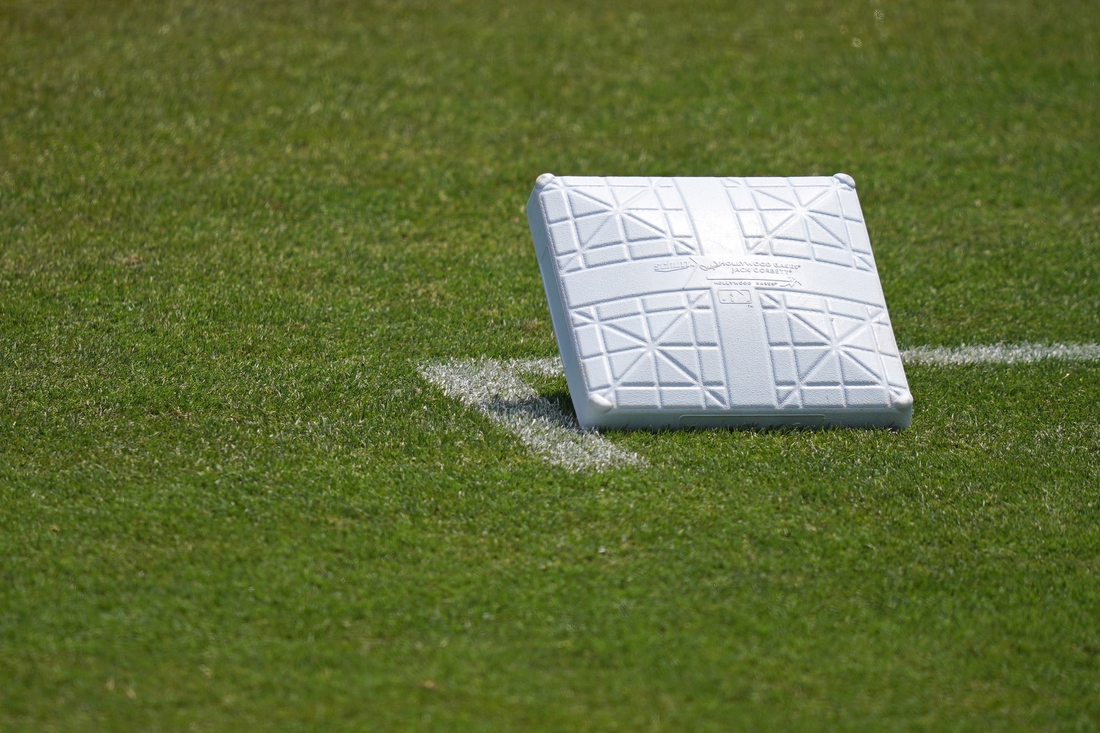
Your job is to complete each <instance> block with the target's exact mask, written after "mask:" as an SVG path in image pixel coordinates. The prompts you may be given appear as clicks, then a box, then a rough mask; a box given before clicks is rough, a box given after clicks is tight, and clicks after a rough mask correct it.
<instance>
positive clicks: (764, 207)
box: [722, 177, 876, 272]
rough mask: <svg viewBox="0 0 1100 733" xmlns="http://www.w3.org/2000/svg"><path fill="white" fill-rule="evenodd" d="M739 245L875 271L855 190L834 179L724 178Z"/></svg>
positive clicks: (778, 255)
mask: <svg viewBox="0 0 1100 733" xmlns="http://www.w3.org/2000/svg"><path fill="white" fill-rule="evenodd" d="M722 183H723V185H724V186H725V188H726V193H727V194H728V195H729V198H730V203H731V204H732V205H733V208H734V209H735V210H736V212H737V220H738V223H739V224H740V225H741V232H742V234H743V236H744V240H745V246H746V247H747V248H748V250H749V251H750V252H752V253H753V254H756V255H771V256H776V257H797V258H799V259H804V260H813V261H815V262H826V263H829V264H831V265H840V266H842V267H853V268H856V269H859V270H868V271H871V272H875V271H876V270H875V260H874V257H873V256H872V255H871V241H870V240H869V239H868V238H867V225H866V223H865V222H864V220H863V212H862V210H861V209H860V206H859V198H858V197H857V196H856V192H855V191H854V190H853V189H852V188H851V187H849V186H846V185H844V184H843V183H841V182H840V181H838V180H837V179H836V178H824V177H812V178H811V177H807V178H725V179H723V180H722Z"/></svg>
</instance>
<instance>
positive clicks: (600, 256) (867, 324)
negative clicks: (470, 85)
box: [527, 173, 913, 429]
mask: <svg viewBox="0 0 1100 733" xmlns="http://www.w3.org/2000/svg"><path fill="white" fill-rule="evenodd" d="M527 220H528V223H529V225H530V227H531V236H532V238H533V239H534V243H535V251H536V253H537V255H538V262H539V269H540V271H541V273H542V281H543V285H544V287H545V289H546V298H547V301H548V302H549V305H550V315H551V318H552V320H553V323H554V334H555V336H556V337H557V341H558V348H559V350H560V352H561V358H562V363H563V365H564V367H565V377H566V382H567V383H568V385H569V392H570V395H571V396H572V399H573V406H574V408H575V409H576V412H577V420H578V422H579V423H580V425H581V426H583V427H594V428H650V429H658V428H678V427H722V426H760V427H782V426H796V427H815V426H833V425H843V426H850V427H892V428H903V427H906V426H908V425H909V422H910V420H911V419H912V414H913V397H912V395H911V394H910V392H909V385H908V383H907V382H906V379H905V371H904V369H903V368H902V362H901V357H900V355H899V353H898V347H897V343H896V342H895V340H894V333H893V329H892V328H891V326H890V319H889V315H888V314H887V311H886V301H885V298H884V297H883V294H882V286H881V284H880V283H879V277H878V270H877V269H876V267H875V261H874V258H873V257H872V254H871V243H870V240H869V238H868V236H867V226H866V224H865V223H864V219H863V214H862V212H861V210H860V206H859V199H858V198H857V196H856V191H855V182H854V181H853V180H852V179H851V177H849V176H847V175H844V174H842V173H838V174H837V175H835V176H833V177H831V178H827V177H806V178H589V177H585V178H582V177H555V176H554V175H552V174H549V173H546V174H543V175H542V176H539V178H538V181H537V183H536V186H535V190H534V191H533V192H532V194H531V198H530V200H529V201H528V203H527Z"/></svg>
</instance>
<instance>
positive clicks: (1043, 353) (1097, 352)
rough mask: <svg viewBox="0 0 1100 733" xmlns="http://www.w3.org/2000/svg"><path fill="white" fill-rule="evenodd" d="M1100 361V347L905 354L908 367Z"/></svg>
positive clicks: (921, 349)
mask: <svg viewBox="0 0 1100 733" xmlns="http://www.w3.org/2000/svg"><path fill="white" fill-rule="evenodd" d="M1048 359H1049V360H1056V361H1097V360H1100V344H1050V345H1043V344H1029V343H1022V344H989V345H986V346H959V347H956V348H950V349H949V348H945V347H943V346H935V347H932V346H918V347H917V348H915V349H907V350H906V351H903V352H901V360H902V362H904V363H906V364H942V365H948V366H956V365H958V366H962V365H965V364H1027V363H1030V362H1036V361H1046V360H1048Z"/></svg>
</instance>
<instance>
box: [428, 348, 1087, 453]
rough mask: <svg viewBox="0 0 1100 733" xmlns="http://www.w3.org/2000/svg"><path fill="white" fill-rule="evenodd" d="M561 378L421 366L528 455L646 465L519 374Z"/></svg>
mask: <svg viewBox="0 0 1100 733" xmlns="http://www.w3.org/2000/svg"><path fill="white" fill-rule="evenodd" d="M901 359H902V361H903V362H904V363H906V364H930V365H940V366H963V365H968V364H1026V363H1032V362H1037V361H1044V360H1060V361H1098V360H1100V344H1052V345H1041V344H1029V343H1022V344H991V345H986V346H960V347H957V348H945V347H942V346H937V347H929V346H919V347H917V348H915V349H907V350H905V351H902V352H901ZM532 374H533V375H538V376H542V377H560V376H561V375H562V367H561V361H560V360H558V359H556V358H552V359H512V360H509V361H498V360H495V359H461V360H457V361H450V362H446V363H436V364H425V365H423V366H421V367H420V375H421V376H422V377H424V379H426V380H427V381H429V382H431V383H432V384H434V385H435V386H436V387H438V388H439V389H441V390H442V391H443V393H444V394H445V395H447V396H448V397H452V398H454V399H456V400H458V401H460V402H461V403H462V404H464V405H466V406H467V407H471V408H474V409H476V410H479V411H481V412H482V413H484V414H486V415H488V416H489V418H490V419H492V420H493V421H494V422H496V423H498V424H499V425H501V426H502V427H504V428H505V429H506V430H508V431H509V432H511V433H512V434H514V435H515V436H516V437H518V438H519V439H520V440H521V441H523V442H524V443H525V444H526V445H527V447H528V448H529V449H530V450H531V452H533V453H535V454H536V455H539V456H542V457H543V458H545V459H546V460H547V461H549V462H550V463H553V464H555V465H558V466H561V467H563V468H565V469H568V470H570V471H603V470H604V469H608V468H621V467H623V466H644V465H646V462H645V459H644V458H642V457H641V456H638V455H636V454H634V453H631V452H629V451H626V450H623V449H622V448H619V447H618V446H616V445H615V444H614V443H612V442H611V441H609V440H607V439H606V438H604V437H603V436H601V435H600V434H599V433H597V432H595V431H593V430H584V429H582V428H581V427H580V425H578V424H577V420H576V418H575V417H574V416H573V415H571V414H567V413H565V412H563V411H562V410H561V408H559V407H558V406H557V405H556V404H555V403H553V402H551V401H550V400H548V399H547V398H546V397H542V396H540V395H539V394H538V392H536V391H535V389H534V388H533V387H532V386H531V385H530V384H528V383H527V382H526V381H524V379H523V376H524V375H532Z"/></svg>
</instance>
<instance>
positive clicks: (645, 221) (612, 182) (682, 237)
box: [540, 177, 699, 272]
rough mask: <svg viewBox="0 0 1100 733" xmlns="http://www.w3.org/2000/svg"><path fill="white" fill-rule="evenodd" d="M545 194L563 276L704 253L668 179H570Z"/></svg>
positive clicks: (547, 215) (543, 202)
mask: <svg viewBox="0 0 1100 733" xmlns="http://www.w3.org/2000/svg"><path fill="white" fill-rule="evenodd" d="M540 196H541V199H542V206H543V212H544V215H545V216H546V221H547V224H548V225H549V229H550V240H551V243H552V246H553V251H554V257H555V259H556V260H557V262H558V267H559V270H560V271H561V272H576V271H578V270H584V269H589V268H593V267H600V266H601V265H613V264H617V263H619V262H630V261H634V260H644V259H650V258H653V257H664V256H668V255H691V254H698V252H699V248H698V245H697V243H696V241H695V234H694V231H693V230H692V227H691V222H690V220H689V218H688V214H687V211H686V209H685V207H684V202H683V201H682V200H681V198H680V193H679V191H677V190H676V186H675V185H674V184H673V183H672V181H671V180H670V179H668V178H625V177H617V178H583V177H566V178H561V179H557V180H555V181H554V182H553V183H551V184H550V185H548V186H547V187H546V189H545V190H543V192H542V193H541V195H540Z"/></svg>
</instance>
